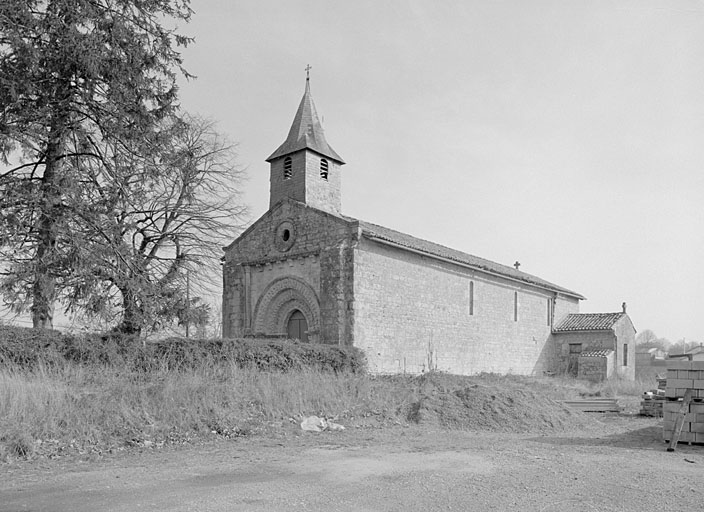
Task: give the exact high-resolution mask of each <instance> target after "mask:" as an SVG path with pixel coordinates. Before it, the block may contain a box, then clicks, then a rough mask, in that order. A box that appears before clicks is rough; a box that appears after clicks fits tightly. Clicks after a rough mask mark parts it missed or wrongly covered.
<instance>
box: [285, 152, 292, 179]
mask: <svg viewBox="0 0 704 512" xmlns="http://www.w3.org/2000/svg"><path fill="white" fill-rule="evenodd" d="M291 176H293V170H292V168H291V157H290V156H287V157H286V158H284V179H285V180H290V179H291Z"/></svg>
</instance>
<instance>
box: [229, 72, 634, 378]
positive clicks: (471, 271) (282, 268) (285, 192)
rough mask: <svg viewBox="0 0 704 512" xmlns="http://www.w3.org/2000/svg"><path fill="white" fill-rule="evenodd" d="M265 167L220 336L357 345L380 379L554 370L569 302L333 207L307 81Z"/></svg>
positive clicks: (335, 188) (337, 202) (337, 178)
mask: <svg viewBox="0 0 704 512" xmlns="http://www.w3.org/2000/svg"><path fill="white" fill-rule="evenodd" d="M267 162H269V164H270V171H269V172H270V198H269V199H270V200H269V210H268V211H267V212H265V213H264V214H263V215H262V216H261V217H260V218H259V219H258V220H256V221H255V222H254V223H253V224H252V225H251V226H250V227H249V228H248V229H247V230H245V231H244V232H243V233H242V234H241V235H240V236H239V237H238V238H237V239H236V240H235V241H233V242H232V243H231V244H230V245H228V246H227V247H225V248H224V250H225V256H224V258H223V302H222V306H223V335H224V336H225V337H241V336H265V337H289V338H294V339H300V340H302V341H307V342H313V343H328V344H335V345H343V346H356V347H358V348H360V349H362V350H363V351H364V352H365V354H366V356H367V360H368V364H369V368H370V370H371V371H374V372H380V373H395V372H409V373H420V372H423V371H428V370H430V369H433V370H435V369H437V370H441V371H446V372H451V373H456V374H475V373H478V372H497V373H515V374H524V375H530V374H542V372H544V371H557V370H559V369H561V368H563V367H566V366H565V354H564V344H563V342H562V341H561V338H560V337H559V336H555V335H554V334H553V327H554V326H555V325H556V324H559V323H560V321H561V320H562V319H563V318H566V317H568V316H569V315H571V314H576V313H578V312H579V301H580V300H582V299H584V297H583V296H582V295H581V294H579V293H577V292H574V291H571V290H570V289H568V288H564V287H562V286H558V285H556V284H553V283H551V282H548V281H546V280H544V279H542V278H540V277H537V276H534V275H531V274H528V273H525V272H522V271H520V270H518V269H517V268H514V267H511V266H506V265H502V264H499V263H495V262H493V261H489V260H486V259H483V258H480V257H477V256H473V255H470V254H466V253H463V252H460V251H457V250H454V249H450V248H448V247H444V246H441V245H439V244H435V243H433V242H429V241H427V240H422V239H419V238H416V237H413V236H411V235H408V234H405V233H401V232H399V231H395V230H392V229H389V228H386V227H383V226H379V225H376V224H372V223H369V222H365V221H362V220H359V219H354V218H351V217H348V216H345V215H344V214H343V213H342V208H341V197H342V194H341V191H342V186H341V184H342V181H341V168H342V166H343V165H344V163H345V162H344V161H343V159H342V158H341V157H340V155H338V154H337V153H336V152H335V151H334V150H333V149H332V147H330V145H329V144H328V143H327V140H326V138H325V134H324V132H323V128H322V126H321V124H320V121H319V119H318V114H317V112H316V109H315V105H314V103H313V99H312V96H311V92H310V82H309V79H306V84H305V92H304V94H303V98H302V99H301V102H300V105H299V107H298V110H297V112H296V114H295V117H294V120H293V123H292V125H291V128H290V130H289V132H288V136H287V137H286V140H285V141H284V142H283V144H281V145H280V146H279V147H278V148H277V149H276V151H274V152H273V153H272V154H271V156H269V158H267ZM585 348H586V347H585ZM631 353H632V354H634V352H633V351H632V352H631ZM631 357H632V356H631Z"/></svg>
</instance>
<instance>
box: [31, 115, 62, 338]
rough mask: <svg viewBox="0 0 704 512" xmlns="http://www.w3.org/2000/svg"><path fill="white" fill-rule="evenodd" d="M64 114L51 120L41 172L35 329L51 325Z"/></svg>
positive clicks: (34, 291)
mask: <svg viewBox="0 0 704 512" xmlns="http://www.w3.org/2000/svg"><path fill="white" fill-rule="evenodd" d="M64 131H65V117H64V116H62V115H57V116H56V118H55V119H54V120H53V121H52V123H51V128H50V132H49V140H48V142H47V149H46V156H45V167H44V175H43V176H42V181H41V188H40V190H41V197H40V200H39V204H40V205H41V206H40V208H41V211H40V214H39V222H38V225H37V233H38V236H37V238H38V239H37V252H36V254H35V262H34V264H35V265H34V283H33V285H32V308H31V310H32V325H33V326H34V328H35V329H52V328H53V326H54V299H55V298H56V279H55V277H54V275H53V273H52V267H53V264H54V260H55V258H56V238H57V236H56V228H57V224H58V219H59V215H60V213H59V208H58V207H59V205H60V204H61V190H60V187H59V184H58V181H59V179H60V175H59V173H58V166H59V157H60V156H61V150H62V146H63V133H64Z"/></svg>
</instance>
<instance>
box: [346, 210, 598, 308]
mask: <svg viewBox="0 0 704 512" xmlns="http://www.w3.org/2000/svg"><path fill="white" fill-rule="evenodd" d="M346 218H347V219H348V220H352V221H356V222H358V223H359V227H360V228H361V229H362V234H363V235H364V236H366V237H367V238H370V239H378V240H382V241H386V242H391V243H392V244H394V245H400V246H402V247H405V248H407V249H411V250H413V251H418V252H421V253H426V254H428V255H432V256H438V257H440V258H443V259H447V260H451V261H454V262H457V263H461V264H463V265H467V266H470V267H474V268H476V269H477V270H483V271H486V272H489V273H493V274H498V275H501V276H504V277H507V278H510V279H516V280H518V281H523V282H525V283H528V284H532V285H535V286H537V287H539V288H543V289H547V290H551V291H555V292H559V293H563V294H565V295H569V296H571V297H575V298H578V299H584V298H585V297H584V296H582V295H580V294H579V293H577V292H573V291H572V290H568V289H567V288H562V287H561V286H557V285H556V284H553V283H550V282H548V281H545V280H544V279H540V278H539V277H536V276H533V275H531V274H527V273H525V272H521V271H520V270H516V269H515V268H513V267H509V266H507V265H501V264H499V263H495V262H493V261H490V260H486V259H484V258H479V257H478V256H472V255H471V254H467V253H464V252H461V251H458V250H456V249H451V248H449V247H445V246H443V245H440V244H436V243H433V242H428V241H427V240H423V239H420V238H416V237H414V236H411V235H407V234H405V233H401V232H399V231H394V230H393V229H389V228H385V227H383V226H377V225H376V224H371V223H369V222H364V221H361V220H357V219H352V218H349V217H346Z"/></svg>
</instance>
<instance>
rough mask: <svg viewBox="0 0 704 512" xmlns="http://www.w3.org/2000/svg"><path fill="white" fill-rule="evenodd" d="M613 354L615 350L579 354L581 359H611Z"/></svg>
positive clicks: (588, 351)
mask: <svg viewBox="0 0 704 512" xmlns="http://www.w3.org/2000/svg"><path fill="white" fill-rule="evenodd" d="M612 353H613V349H610V348H606V349H603V350H587V351H585V352H582V353H581V354H579V357H609V356H610V355H611V354H612Z"/></svg>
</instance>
